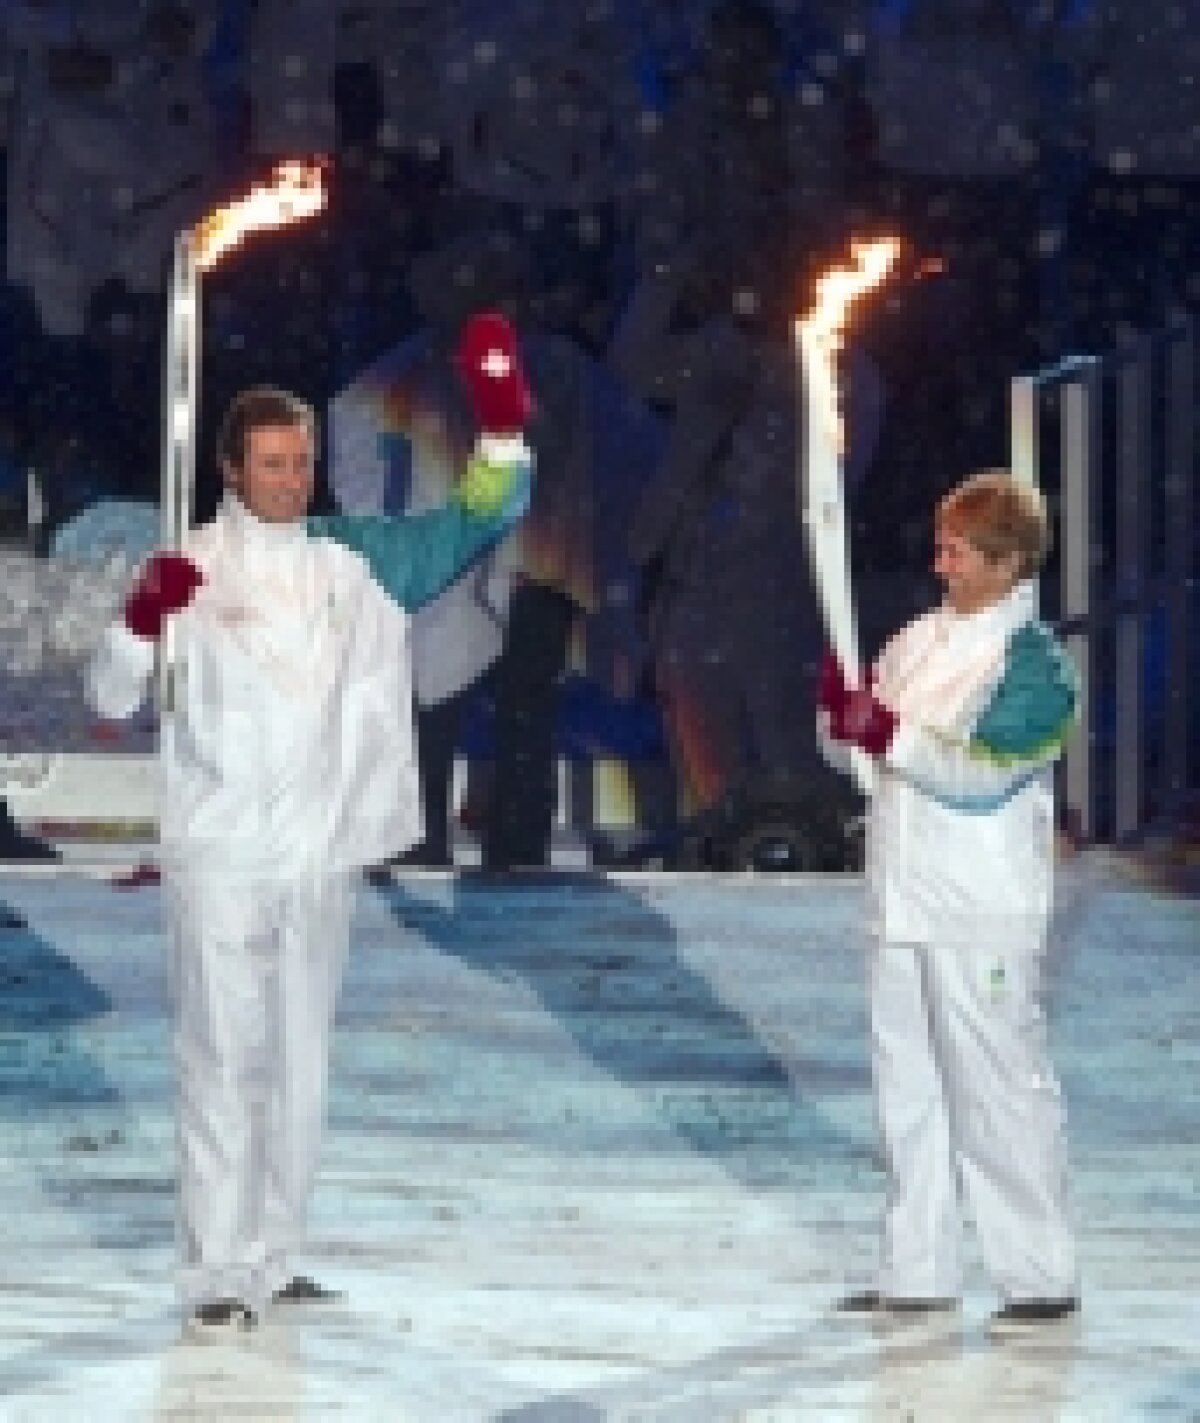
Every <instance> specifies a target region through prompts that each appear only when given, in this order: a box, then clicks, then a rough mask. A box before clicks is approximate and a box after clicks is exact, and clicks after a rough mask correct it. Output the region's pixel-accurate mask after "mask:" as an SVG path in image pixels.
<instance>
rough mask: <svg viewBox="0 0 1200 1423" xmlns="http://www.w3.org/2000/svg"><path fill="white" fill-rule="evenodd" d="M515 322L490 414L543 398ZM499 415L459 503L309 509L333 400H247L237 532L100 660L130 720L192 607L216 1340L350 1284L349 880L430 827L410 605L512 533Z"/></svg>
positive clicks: (518, 473)
mask: <svg viewBox="0 0 1200 1423" xmlns="http://www.w3.org/2000/svg"><path fill="white" fill-rule="evenodd" d="M503 325H504V324H503V323H502V322H499V321H497V323H494V324H493V325H492V326H491V327H490V328H489V332H488V334H489V336H495V337H496V339H497V349H495V350H491V349H488V348H487V344H486V343H484V344H482V345H481V344H480V343H475V344H474V345H473V346H472V348H471V359H472V360H474V361H475V362H476V365H477V369H476V370H475V371H474V372H473V378H474V379H475V381H476V382H483V383H484V384H485V385H486V384H487V382H489V381H492V382H493V383H495V384H497V385H500V386H503V387H505V388H506V389H505V390H504V391H502V392H501V395H500V398H499V399H498V400H495V401H493V409H494V408H495V407H496V406H498V405H503V404H505V403H507V404H508V405H510V406H513V407H514V408H516V407H519V408H520V409H525V408H527V407H528V404H529V397H528V393H527V392H526V391H525V390H524V387H523V382H524V377H523V375H522V373H521V371H520V368H519V364H518V363H517V357H516V353H515V344H513V343H511V341H510V337H511V333H508V335H506V334H505V332H504V330H503ZM506 342H509V344H507V345H506V344H505V343H506ZM500 347H504V349H499V348H500ZM489 372H490V374H489ZM513 392H515V394H513ZM475 408H476V411H477V413H483V414H486V413H488V412H484V411H482V410H481V405H480V402H479V401H475ZM481 423H482V424H483V429H484V431H485V433H484V435H483V436H482V437H481V439H480V441H479V442H478V444H477V446H476V451H475V454H474V455H473V457H472V458H471V459H470V461H469V462H468V464H467V469H466V472H465V474H464V476H463V478H462V479H461V480H460V482H459V485H458V486H457V488H456V489H455V491H454V493H453V494H452V496H451V498H450V500H449V501H448V502H447V503H446V504H445V505H444V506H442V507H441V508H439V509H435V510H430V511H428V512H426V513H424V514H421V515H415V516H412V517H409V518H389V517H386V516H381V515H374V516H373V515H360V516H351V515H345V516H340V515H334V516H326V517H309V518H307V519H306V518H305V517H304V515H305V511H306V510H307V508H308V504H309V501H310V498H311V494H312V488H313V467H314V451H315V433H316V431H315V420H314V417H313V414H312V411H311V410H310V409H309V408H308V407H307V406H305V405H304V404H302V403H301V402H299V401H297V400H296V399H295V398H294V397H292V396H290V395H287V394H286V393H284V392H281V391H275V390H270V389H258V390H253V391H249V392H246V393H245V394H243V395H242V396H240V397H239V398H238V399H237V400H236V401H235V402H234V403H233V406H232V407H231V409H230V411H229V413H228V415H227V416H226V419H225V423H224V427H223V429H222V432H221V436H220V439H219V453H220V457H221V462H222V466H223V469H224V474H225V479H226V483H227V486H228V487H227V492H226V498H225V501H224V503H223V505H222V506H221V508H220V510H219V511H218V514H217V516H216V518H215V520H214V521H213V522H212V523H210V524H208V525H206V526H204V527H201V528H198V529H196V530H194V531H193V532H192V534H191V535H190V537H189V539H188V544H187V557H181V556H177V555H163V554H159V555H156V556H155V557H154V558H152V559H151V560H150V562H149V563H148V565H147V566H146V568H145V569H144V570H143V573H142V576H141V578H140V580H139V582H138V584H137V586H136V587H135V589H134V591H133V593H132V595H131V596H130V598H129V600H128V602H127V603H126V605H125V615H124V618H123V620H122V621H120V622H118V623H115V624H114V625H113V626H112V627H111V628H110V629H109V632H108V634H107V636H106V640H105V642H104V644H103V645H102V647H101V648H100V650H99V652H98V654H97V656H96V658H95V660H94V662H93V664H92V667H91V669H90V677H89V697H90V700H91V702H92V704H93V706H94V707H95V709H96V710H97V711H98V712H99V713H100V714H101V715H102V716H105V717H121V716H125V715H128V714H129V713H130V712H132V711H133V710H134V709H135V708H136V707H137V706H138V704H139V703H140V701H141V699H142V697H143V695H144V692H145V689H146V685H147V681H148V678H149V676H150V674H151V672H152V670H153V668H154V665H155V661H156V651H157V648H158V644H159V639H160V635H161V633H162V632H163V630H164V626H165V619H166V618H167V617H173V619H174V631H175V634H176V637H177V647H178V659H177V663H178V674H177V676H176V680H175V693H174V706H173V708H172V709H171V710H170V711H169V712H168V713H167V714H165V715H164V720H163V729H162V765H163V799H162V819H161V826H160V841H161V854H162V863H163V870H164V887H165V893H166V900H167V906H168V916H169V918H168V922H169V932H170V940H171V951H172V952H171V964H170V967H171V984H172V996H173V999H174V1005H175V1011H176V1051H177V1068H178V1077H179V1151H180V1165H179V1169H180V1216H181V1252H182V1262H181V1293H182V1297H183V1303H184V1307H185V1309H186V1311H187V1312H188V1315H189V1320H190V1325H191V1327H192V1329H193V1331H194V1332H197V1333H200V1334H201V1335H204V1334H205V1333H209V1334H211V1333H212V1332H213V1331H214V1330H223V1329H225V1328H229V1327H235V1328H236V1327H246V1326H249V1325H250V1324H252V1323H254V1321H255V1318H256V1315H257V1313H258V1312H259V1311H260V1310H261V1308H262V1307H263V1306H264V1304H265V1303H266V1301H267V1300H268V1299H271V1298H274V1299H275V1300H277V1301H286V1300H297V1299H311V1298H322V1297H325V1296H327V1295H328V1294H330V1293H331V1292H330V1291H327V1290H325V1289H323V1288H322V1287H321V1286H320V1285H318V1284H316V1283H315V1282H314V1281H312V1280H310V1279H308V1278H307V1277H304V1276H296V1275H294V1274H293V1268H292V1255H293V1252H294V1251H295V1250H296V1248H297V1247H298V1246H299V1245H300V1244H301V1242H302V1238H303V1230H304V1220H305V1213H306V1208H307V1204H308V1199H309V1196H310V1194H311V1188H312V1183H313V1179H314V1175H315V1170H316V1164H317V1155H318V1147H319V1142H320V1136H321V1129H322V1123H323V1117H324V1105H325V1087H326V1079H327V1070H328V1053H329V1035H330V1028H331V1024H332V1019H333V1010H334V1002H335V998H336V993H337V986H338V981H339V976H340V972H341V969H342V965H343V962H344V959H345V956H346V949H347V943H348V937H349V919H350V909H351V899H352V875H353V873H354V872H355V871H356V870H359V869H361V868H362V867H364V866H366V865H370V864H373V863H377V862H379V861H381V860H384V859H386V858H387V857H389V856H392V855H394V854H396V853H397V852H398V851H401V850H404V849H405V848H407V847H408V846H410V845H412V844H414V843H416V842H417V841H419V840H420V838H421V831H422V827H421V810H420V797H419V793H418V783H417V768H416V758H415V755H414V748H413V737H412V728H411V724H410V722H409V715H408V709H409V708H410V706H411V702H412V674H411V658H410V651H409V646H410V639H409V615H410V613H411V612H412V610H414V609H415V608H417V607H420V606H421V605H423V604H424V603H426V602H428V601H429V600H430V599H432V598H433V597H435V596H436V595H437V594H438V593H439V592H440V591H441V590H442V589H443V588H445V587H446V586H447V585H448V584H449V583H451V582H452V581H453V580H454V579H455V578H457V577H459V576H461V574H462V573H463V571H464V570H465V569H466V568H467V567H469V566H470V565H471V564H472V563H473V562H474V561H475V560H476V559H477V558H478V557H480V556H481V555H482V554H483V553H484V551H485V550H487V549H488V548H490V547H491V546H493V545H494V544H495V543H496V542H497V541H498V540H499V539H501V538H503V536H504V535H505V533H506V532H507V530H508V529H509V528H510V527H511V526H512V524H513V523H514V521H515V520H516V519H518V518H519V517H520V515H521V514H522V513H523V511H524V509H525V507H526V505H527V502H528V497H529V488H530V460H529V456H528V452H527V450H526V448H525V446H524V444H523V442H522V441H521V439H520V437H519V433H517V431H518V429H519V422H518V421H517V420H515V419H514V420H512V421H510V422H507V423H506V428H504V429H502V430H501V429H499V427H497V426H496V425H495V424H492V425H489V424H488V423H487V421H486V420H483V421H481Z"/></svg>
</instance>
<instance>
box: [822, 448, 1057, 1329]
mask: <svg viewBox="0 0 1200 1423" xmlns="http://www.w3.org/2000/svg"><path fill="white" fill-rule="evenodd" d="M935 533H936V550H937V551H936V559H935V564H934V568H935V571H936V573H937V574H938V576H939V577H940V578H941V580H942V582H943V584H944V585H945V590H946V597H945V601H944V602H943V603H942V605H941V606H940V607H938V608H936V609H934V610H933V611H932V612H929V613H926V614H925V615H923V616H922V617H919V618H917V619H916V620H915V621H914V622H912V623H910V624H909V625H908V626H907V627H905V628H903V629H902V630H901V631H900V632H899V633H897V634H896V636H895V637H893V638H892V640H891V641H890V642H889V643H888V644H887V646H886V647H885V648H884V650H883V652H882V654H881V655H880V657H879V658H878V659H877V660H876V662H875V664H874V667H873V668H872V669H871V674H870V678H869V681H868V685H867V686H866V687H864V688H854V689H852V688H850V687H848V686H847V685H846V682H845V680H844V678H843V677H842V675H841V672H840V669H839V668H838V667H837V665H836V663H834V662H833V660H832V659H827V662H826V668H825V674H824V677H823V682H822V690H821V696H820V707H821V712H820V716H821V721H820V726H819V730H820V733H821V736H822V739H823V741H824V745H825V747H826V749H827V752H828V754H829V756H830V759H831V760H832V761H833V762H834V763H835V764H839V765H841V766H843V768H846V763H847V761H848V753H849V749H850V748H851V747H854V746H857V747H859V748H861V749H862V750H864V751H866V752H868V753H869V754H870V755H871V756H873V757H874V758H875V762H876V767H877V773H876V777H875V789H874V791H873V794H872V798H871V804H870V807H869V813H868V817H867V832H868V833H867V866H866V871H867V873H866V880H867V892H868V905H869V912H870V931H871V940H872V942H871V948H870V956H869V984H870V995H869V1007H870V1019H871V1051H872V1066H873V1073H874V1082H875V1101H876V1112H877V1117H878V1121H879V1128H880V1132H881V1136H882V1141H883V1148H884V1154H885V1161H886V1167H887V1175H888V1191H887V1206H886V1209H885V1212H884V1221H883V1232H882V1249H881V1259H880V1263H879V1268H878V1272H877V1276H876V1285H875V1288H874V1289H870V1290H867V1291H864V1292H861V1293H858V1294H855V1295H852V1296H850V1297H849V1299H848V1300H846V1301H844V1304H845V1305H846V1306H847V1307H848V1308H850V1309H853V1310H865V1311H868V1312H871V1311H874V1312H888V1311H892V1312H896V1311H907V1312H910V1313H911V1312H916V1311H923V1310H929V1309H938V1308H944V1307H947V1306H952V1305H953V1304H954V1303H955V1302H956V1301H957V1298H958V1294H959V1288H960V1276H959V1269H960V1263H959V1253H960V1251H959V1235H960V1219H959V1210H958V1196H959V1192H960V1191H961V1192H962V1194H963V1195H964V1196H965V1199H966V1203H967V1205H968V1207H969V1209H970V1213H971V1215H972V1217H973V1219H974V1222H975V1227H976V1230H977V1232H978V1236H979V1241H980V1246H981V1249H982V1253H983V1258H984V1263H985V1265H986V1266H987V1269H988V1272H989V1274H990V1275H991V1276H992V1279H993V1280H994V1282H995V1284H996V1286H997V1288H998V1289H999V1292H1000V1294H1001V1297H1002V1301H1003V1302H1002V1306H1001V1308H1000V1309H999V1310H998V1311H997V1313H996V1314H995V1315H994V1316H993V1321H992V1325H991V1328H992V1329H993V1330H994V1331H996V1332H1008V1331H1013V1330H1017V1329H1025V1328H1029V1327H1031V1326H1037V1325H1039V1324H1044V1323H1047V1322H1053V1321H1058V1320H1063V1319H1067V1318H1069V1317H1070V1316H1071V1315H1073V1314H1074V1313H1075V1311H1076V1309H1077V1299H1078V1290H1077V1284H1076V1273H1075V1270H1076V1264H1075V1244H1074V1236H1073V1231H1072V1227H1071V1223H1070V1219H1069V1211H1068V1202H1067V1183H1066V1176H1067V1173H1066V1147H1065V1139H1064V1138H1065V1131H1064V1113H1063V1106H1062V1099H1061V1093H1060V1090H1059V1086H1058V1082H1057V1081H1056V1079H1055V1076H1054V1071H1053V1068H1052V1067H1051V1065H1050V1062H1049V1057H1048V1054H1047V1050H1046V1043H1045V1024H1044V1020H1043V1015H1042V1008H1041V1002H1040V995H1041V970H1042V963H1043V959H1044V951H1045V946H1046V929H1047V925H1048V922H1049V916H1050V908H1051V895H1052V880H1053V870H1054V848H1055V834H1054V799H1053V780H1052V769H1053V764H1054V762H1055V760H1056V759H1057V758H1058V756H1059V754H1060V753H1061V751H1062V749H1063V745H1064V742H1065V740H1066V738H1067V736H1068V735H1069V734H1070V732H1071V729H1072V727H1073V725H1074V723H1075V716H1076V707H1077V703H1078V697H1079V691H1078V684H1077V678H1076V675H1075V671H1074V668H1073V666H1072V663H1071V661H1070V659H1069V657H1068V656H1067V655H1066V653H1065V652H1064V650H1063V649H1062V648H1061V647H1060V646H1059V644H1058V643H1057V641H1056V640H1055V638H1054V636H1053V635H1052V634H1051V632H1050V631H1049V629H1048V628H1047V627H1046V626H1045V625H1044V624H1043V623H1041V622H1039V621H1038V619H1037V615H1036V611H1037V610H1036V584H1035V582H1034V577H1035V575H1036V573H1037V571H1038V569H1039V567H1040V566H1041V564H1042V561H1043V559H1044V557H1045V554H1046V549H1047V544H1048V537H1049V535H1048V524H1047V519H1046V512H1045V507H1044V504H1043V502H1042V499H1041V497H1040V495H1039V494H1038V493H1037V492H1036V491H1035V490H1034V489H1032V488H1030V487H1028V486H1026V485H1022V484H1020V483H1019V482H1018V481H1016V480H1014V479H1013V478H1012V477H1011V476H1010V475H1009V474H1008V473H1007V472H1002V471H988V472H985V473H983V474H979V475H976V476H974V477H973V478H971V479H969V480H967V481H966V482H965V483H963V484H962V485H960V486H959V487H958V488H956V489H954V490H952V491H951V492H950V493H949V494H948V495H947V496H946V497H945V498H944V499H943V500H942V502H941V504H940V505H939V507H938V511H937V517H936V528H935Z"/></svg>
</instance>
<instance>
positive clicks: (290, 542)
mask: <svg viewBox="0 0 1200 1423" xmlns="http://www.w3.org/2000/svg"><path fill="white" fill-rule="evenodd" d="M221 512H222V514H223V515H224V517H225V518H226V519H228V520H229V523H230V525H231V526H232V527H233V528H234V529H235V530H236V531H237V533H238V536H239V537H240V538H241V539H242V540H243V541H244V542H245V543H246V544H247V545H249V546H251V547H253V548H256V549H261V550H263V551H264V552H276V551H278V552H281V553H282V552H284V551H286V550H288V549H294V548H297V547H298V546H299V545H300V544H302V543H304V542H305V539H306V529H305V524H304V520H303V519H302V518H301V519H293V520H292V522H291V523H290V524H273V523H270V522H268V521H267V520H266V519H260V518H259V517H258V515H257V514H252V513H251V512H250V510H249V509H247V507H246V506H245V504H243V503H242V501H241V499H240V498H239V496H238V495H237V494H236V492H235V491H234V490H232V489H226V491H225V498H224V501H223V502H222V504H221Z"/></svg>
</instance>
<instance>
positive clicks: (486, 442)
mask: <svg viewBox="0 0 1200 1423" xmlns="http://www.w3.org/2000/svg"><path fill="white" fill-rule="evenodd" d="M475 453H476V454H477V455H478V456H479V457H480V459H483V460H486V461H487V462H488V464H528V463H529V459H530V450H529V446H528V445H527V444H526V443H525V437H524V436H523V435H489V434H488V433H487V432H486V431H484V433H483V434H482V435H480V436H479V438H478V440H476V442H475Z"/></svg>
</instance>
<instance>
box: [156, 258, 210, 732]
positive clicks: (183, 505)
mask: <svg viewBox="0 0 1200 1423" xmlns="http://www.w3.org/2000/svg"><path fill="white" fill-rule="evenodd" d="M166 347H167V349H166V368H165V372H164V385H163V442H162V467H161V471H160V477H161V498H162V546H163V548H164V549H167V550H169V551H170V552H172V553H182V552H184V550H185V547H186V544H187V535H188V530H189V529H190V528H191V524H192V507H193V488H194V484H195V477H196V411H197V403H198V398H199V389H200V373H199V366H200V272H199V268H198V267H197V263H196V251H195V241H194V238H193V235H192V233H191V232H190V231H185V232H181V233H179V234H178V235H177V236H176V238H175V260H174V265H173V267H172V271H171V290H170V298H169V305H168V309H167V341H166ZM160 648H161V656H160V660H159V710H160V713H161V714H164V715H167V714H170V713H171V712H173V711H174V710H175V707H176V705H177V702H178V697H179V691H180V688H179V682H180V678H181V672H182V669H181V665H180V657H179V649H178V638H177V634H176V630H175V619H174V618H167V619H166V624H165V626H164V629H163V636H162V642H161V644H160Z"/></svg>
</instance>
